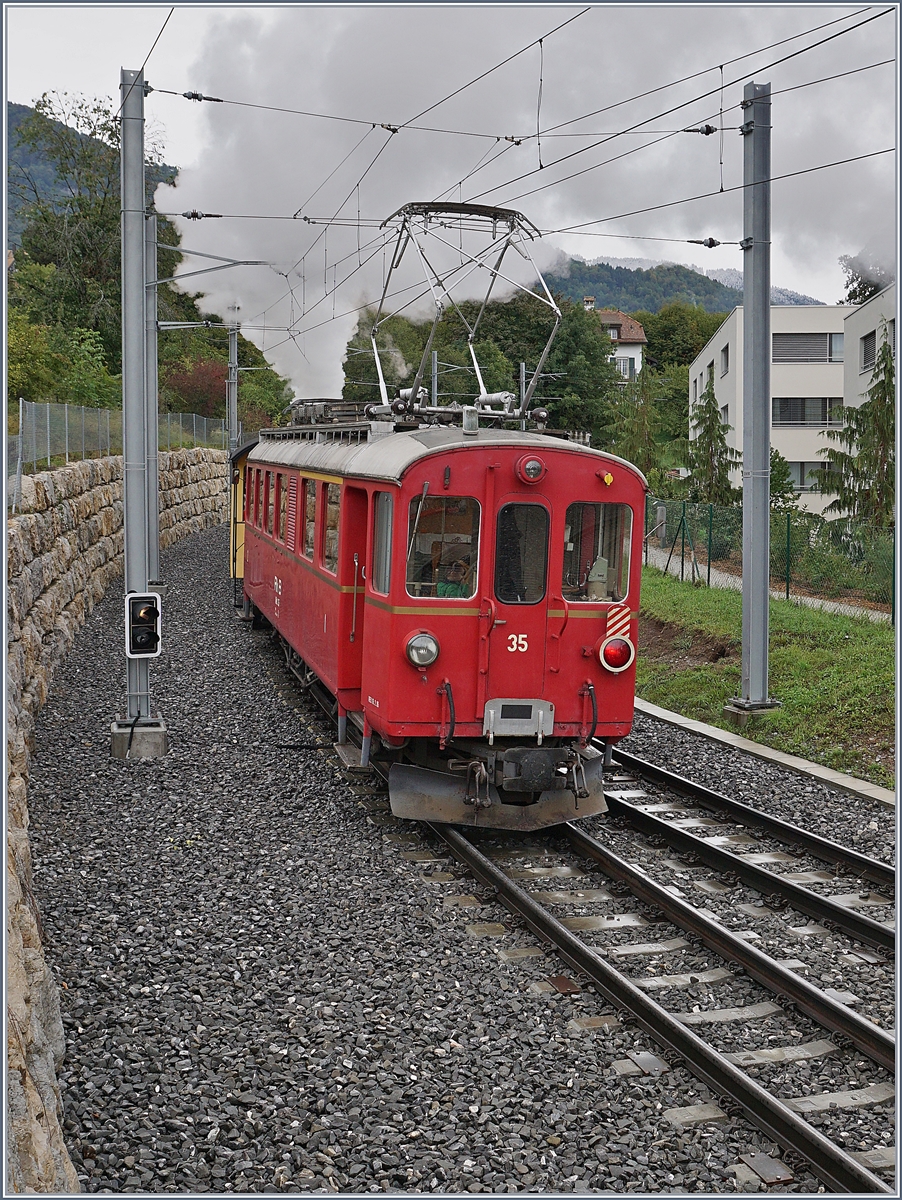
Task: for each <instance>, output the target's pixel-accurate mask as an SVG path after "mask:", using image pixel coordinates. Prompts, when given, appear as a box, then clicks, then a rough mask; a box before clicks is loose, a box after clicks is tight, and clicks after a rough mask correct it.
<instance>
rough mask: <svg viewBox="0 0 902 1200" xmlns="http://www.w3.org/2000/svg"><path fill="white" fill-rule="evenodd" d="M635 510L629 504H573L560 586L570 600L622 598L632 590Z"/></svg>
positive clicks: (572, 601)
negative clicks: (630, 569)
mask: <svg viewBox="0 0 902 1200" xmlns="http://www.w3.org/2000/svg"><path fill="white" fill-rule="evenodd" d="M632 518H633V514H632V510H631V509H630V507H629V505H627V504H597V503H581V504H571V505H570V506H569V507H568V509H567V515H566V518H565V520H564V570H563V578H562V580H561V586H562V588H563V594H564V598H565V599H566V600H567V601H569V602H570V603H574V602H575V603H577V604H578V603H579V602H580V601H596V602H597V601H599V600H601V601H604V600H622V599H623V598H624V597H625V596H626V594H627V591H628V590H629V561H630V534H631V532H632Z"/></svg>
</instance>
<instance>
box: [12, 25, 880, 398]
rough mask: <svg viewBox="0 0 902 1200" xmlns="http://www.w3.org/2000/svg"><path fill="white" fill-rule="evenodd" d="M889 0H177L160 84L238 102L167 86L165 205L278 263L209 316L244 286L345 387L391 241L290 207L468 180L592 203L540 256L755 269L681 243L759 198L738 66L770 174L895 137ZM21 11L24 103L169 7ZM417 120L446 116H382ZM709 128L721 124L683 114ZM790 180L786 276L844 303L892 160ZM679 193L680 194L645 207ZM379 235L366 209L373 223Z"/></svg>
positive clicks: (240, 277)
mask: <svg viewBox="0 0 902 1200" xmlns="http://www.w3.org/2000/svg"><path fill="white" fill-rule="evenodd" d="M884 7H888V6H880V5H876V6H873V7H867V6H865V5H857V6H856V5H833V6H826V5H815V4H810V3H809V4H799V5H782V6H781V5H776V6H774V5H771V6H755V5H745V4H734V5H717V4H703V5H698V6H679V5H650V4H636V5H609V6H597V7H591V8H589V9H583V8H580V7H579V6H570V5H530V6H526V5H517V4H508V5H499V6H489V5H485V4H480V5H475V6H466V5H459V6H458V5H437V4H435V5H433V4H430V5H424V6H418V5H396V6H389V5H379V4H372V5H363V6H356V5H353V6H352V5H348V6H312V5H285V6H273V7H269V6H263V5H255V6H242V5H236V6H228V5H212V6H206V7H205V6H201V5H191V6H188V5H176V6H175V9H174V11H173V13H172V16H171V18H170V20H169V21H168V24H167V25H166V27H165V29H164V30H163V33H162V35H161V36H160V38H159V41H158V43H157V45H156V47H155V48H154V50H153V53H152V54H151V57H150V59H149V62H148V64H147V67H146V72H145V73H146V77H147V79H148V81H149V82H150V84H151V85H152V86H153V87H154V88H156V89H170V90H172V91H176V92H183V91H188V90H192V91H195V90H196V91H202V92H203V93H205V94H207V95H212V96H217V97H221V98H222V99H224V100H228V101H240V102H243V104H212V103H204V104H198V103H194V102H191V101H188V100H185V99H183V98H182V97H181V96H168V95H164V94H161V92H160V91H159V90H157V91H155V92H153V93H151V95H150V96H149V97H148V99H147V106H146V112H147V117H148V121H149V123H150V126H151V128H153V129H155V130H156V131H157V133H158V135H159V136H160V137H161V138H162V141H163V144H164V148H165V157H166V160H167V161H168V162H170V163H172V164H174V165H176V166H178V167H180V168H181V175H180V179H179V184H178V187H177V188H176V189H175V190H172V189H165V188H164V189H161V190H160V192H159V193H158V196H157V206H158V208H159V209H160V210H161V211H164V212H173V213H178V212H182V211H187V210H191V209H199V210H201V211H204V212H209V213H224V214H228V216H227V217H226V218H224V219H221V220H212V219H210V220H204V221H198V222H189V221H186V220H184V219H182V218H181V217H179V218H178V220H177V223H178V224H179V226H180V228H181V230H182V233H183V237H184V244H185V246H186V247H188V248H190V249H193V250H199V251H206V252H208V253H212V254H221V255H227V256H232V257H235V258H240V259H248V258H252V259H263V260H266V261H267V262H270V263H272V264H273V268H272V269H270V268H253V267H243V268H235V269H232V270H229V271H224V272H221V273H218V274H214V275H210V276H207V277H202V279H201V280H200V281H198V283H197V284H195V286H201V284H202V285H203V287H204V289H205V291H206V292H207V295H208V301H207V304H208V306H209V307H210V308H211V309H212V310H215V311H219V312H221V313H224V312H225V311H226V309H227V307H228V306H229V305H232V304H237V305H238V306H239V309H240V316H241V318H242V320H243V321H245V322H246V323H247V325H248V326H249V327H250V326H262V325H263V324H264V323H265V324H266V326H267V332H266V333H265V334H264V333H263V331H262V330H261V329H251V328H248V329H247V333H248V336H250V337H252V338H253V340H255V341H256V342H257V343H258V344H259V345H261V346H263V347H264V349H265V350H266V351H267V352H268V353H269V354H270V358H271V361H273V362H274V364H275V365H276V366H277V368H278V369H279V370H281V371H282V372H283V373H285V374H286V375H288V376H289V377H290V378H291V380H292V382H293V384H294V386H295V387H296V388H297V390H298V392H299V394H301V395H308V396H316V395H330V394H337V392H338V389H339V388H340V382H341V359H342V353H343V349H344V346H345V344H346V341H347V339H348V337H349V335H350V334H351V333H352V332H353V329H354V325H355V320H356V318H355V316H354V315H353V310H354V309H355V308H356V307H357V306H359V305H361V304H365V303H368V302H371V301H372V300H373V299H375V298H376V295H377V294H378V291H379V290H380V288H381V283H382V258H381V254H379V255H377V256H376V257H375V258H374V259H373V260H372V262H371V263H370V264H369V266H364V267H363V268H362V269H361V268H360V266H359V263H361V262H364V261H365V258H366V252H365V250H363V251H361V252H360V254H359V257H358V249H357V248H358V232H357V230H356V228H353V227H350V225H349V226H342V227H337V226H334V225H333V226H332V227H331V228H329V229H328V232H327V233H324V229H325V226H322V225H319V226H317V225H312V224H307V223H305V222H303V221H302V220H301V219H297V220H276V219H271V218H276V217H291V216H293V214H295V213H296V212H300V215H301V217H303V216H308V217H311V218H314V219H323V218H332V217H334V216H335V215H336V214H338V213H340V214H341V216H342V217H343V218H350V219H351V223H353V219H355V218H356V216H357V213H358V209H359V212H360V214H361V216H362V218H364V219H365V220H367V219H369V220H372V219H374V218H378V219H380V220H381V219H383V218H385V217H387V216H388V215H389V214H391V213H392V212H394V211H395V210H396V209H398V208H399V207H401V205H403V204H404V203H406V202H408V201H411V200H426V199H430V200H431V199H435V198H437V197H442V198H444V199H447V200H458V199H462V200H471V201H477V202H479V203H487V204H496V205H505V206H510V207H513V208H516V209H519V210H520V211H522V212H523V213H524V214H525V215H526V216H527V217H529V218H530V219H531V220H532V221H533V222H535V224H536V225H538V226H539V227H540V228H541V229H542V230H560V229H563V228H565V227H567V226H572V225H578V224H582V223H585V222H597V223H596V224H589V225H587V226H586V229H585V230H584V232H583V233H581V234H579V235H577V234H576V233H570V234H562V233H556V234H550V235H549V236H547V237H546V238H545V245H544V248H543V249H542V250H541V251H540V257H541V261H542V262H543V263H544V264H545V265H552V264H553V263H554V262H555V260H556V258H559V257H560V256H561V254H562V252H563V253H567V254H579V255H582V256H583V257H584V258H587V259H593V258H597V257H600V256H602V255H605V256H610V255H613V256H618V257H628V256H629V257H645V258H655V259H672V260H675V261H680V262H685V263H690V264H697V265H698V266H699V267H701V268H702V269H705V268H710V267H736V268H740V269H741V267H742V252H741V251H740V250H739V248H738V246H736V245H723V246H721V247H719V248H717V249H715V250H707V249H705V248H703V247H701V246H697V245H690V244H688V241H687V240H688V239H691V238H699V239H700V238H705V237H715V238H717V239H718V240H720V241H722V242H725V243H726V242H733V243H736V242H738V241H739V239H740V238H741V237H742V235H743V231H742V194H741V192H738V191H734V192H730V191H729V190H726V191H725V194H724V195H720V194H719V191H720V188H721V184H722V185H723V187H724V189H730V188H731V187H735V186H736V185H737V184H739V183H741V181H742V141H743V139H742V138H741V136H740V134H739V132H738V129H737V126H739V125H740V123H741V120H742V118H741V111H740V109H739V108H738V107H737V106H738V103H739V101H740V100H741V99H742V93H743V87H744V85H745V84H746V83H747V82H748V81H749V80H754V81H755V82H757V83H765V82H769V83H770V84H771V85H772V88H773V92H774V99H773V174H774V175H775V176H779V175H783V174H786V173H788V172H794V171H801V170H804V169H806V168H809V167H819V166H821V165H822V164H825V163H833V162H836V161H837V160H841V159H848V158H852V157H856V156H860V155H865V154H869V153H871V152H874V151H882V150H886V149H887V148H888V147H892V146H893V145H894V142H895V124H896V66H895V58H896V47H897V40H898V31H897V28H896V20H897V15H896V12H895V11H892V12H890V13H889V15H886V16H877V17H876V19H873V20H870V21H868V20H867V19H868V18H872V17H875V16H876V14H879V13H881V12H882V11H883V8H884ZM5 11H6V20H7V38H6V56H7V71H6V79H7V98H8V99H9V100H13V101H18V102H20V103H26V104H29V103H33V102H34V100H35V99H36V98H37V97H39V96H40V95H41V93H42V92H44V91H49V90H53V89H56V90H66V91H69V92H80V93H84V94H86V95H90V96H109V97H112V96H113V95H114V94H115V93H116V92H117V90H118V80H119V69H120V67H128V68H137V67H140V65H141V63H142V62H143V61H144V59H145V57H146V55H147V54H148V52H149V51H150V49H151V46H152V45H153V43H154V39H155V38H156V37H157V35H158V34H159V32H160V29H161V27H162V26H163V23H164V21H165V20H166V16H167V14H168V13H169V6H153V5H148V6H143V5H137V4H133V5H123V6H117V5H115V4H104V5H96V6H88V5H84V6H82V5H78V4H65V5H60V6H54V5H46V4H34V5H15V4H13V5H8V6H7V8H6V10H5ZM569 18H575V19H573V20H570V21H569V24H566V25H565V26H564V28H561V29H558V30H557V31H556V32H552V31H554V30H555V28H556V27H557V26H560V25H561V24H562V23H564V22H566V21H568V19H569ZM866 21H867V23H865V24H861V23H862V22H866ZM828 23H829V24H828ZM859 24H861V27H860V28H858V29H854V28H853V27H854V26H856V25H859ZM819 26H825V27H824V28H820V29H818V28H817V27H819ZM846 30H849V32H844V31H846ZM835 34H840V36H832V35H835ZM796 35H802V36H796ZM827 38H830V39H831V40H829V41H826V42H824V44H821V45H817V44H816V43H818V42H823V40H824V39H827ZM539 39H542V41H541V45H538V44H536V45H530V44H531V43H534V42H538V40H539ZM784 39H792V40H789V41H784ZM777 42H782V43H783V44H781V45H777V46H774V45H773V44H774V43H777ZM769 46H770V47H771V48H770V49H767V47H769ZM526 47H529V48H528V49H525V50H524V48H526ZM521 50H524V52H523V53H518V51H521ZM751 52H754V53H751ZM790 55H791V56H792V57H790V58H788V60H787V61H782V62H777V60H778V59H787V56H790ZM511 56H515V57H511ZM740 56H742V57H740ZM508 58H510V59H511V61H509V62H507V63H506V64H505V65H503V66H499V67H498V69H495V70H491V68H494V67H496V66H497V65H498V64H501V63H502V62H503V60H505V59H508ZM886 59H893V60H894V61H893V62H892V63H890V65H886V66H876V67H873V69H868V70H862V71H857V68H861V67H870V66H871V64H876V63H880V62H881V61H883V60H886ZM731 60H738V61H732V62H731ZM721 64H723V70H722V73H721V70H720V67H721ZM489 71H490V73H489V74H487V75H486V77H485V78H484V79H482V80H481V81H479V82H476V83H473V84H472V85H471V86H465V85H470V84H471V81H473V80H474V79H476V78H477V77H478V76H480V75H482V74H483V73H484V72H489ZM853 71H856V73H854V74H846V73H848V72H853ZM840 74H843V78H838V79H827V78H826V77H828V76H836V75H840ZM687 76H694V77H693V78H690V79H685V77H687ZM681 79H685V82H682V83H680V82H679V81H680V80H681ZM815 81H822V82H815ZM721 82H723V91H722V93H721ZM807 84H811V86H799V85H807ZM461 88H462V89H463V90H462V91H460V92H459V94H457V95H454V96H452V93H454V92H456V91H457V90H458V89H461ZM653 89H654V90H653ZM786 89H795V90H791V91H789V90H786ZM649 92H651V94H649V95H645V96H644V98H639V99H636V97H638V96H639V95H640V94H641V93H649ZM448 97H451V98H450V99H449V98H448ZM116 105H117V107H118V98H117V101H116ZM252 105H267V106H272V107H276V108H289V109H297V110H303V111H304V112H305V113H309V114H321V115H311V116H302V115H296V114H290V113H276V112H272V111H266V110H264V109H260V108H254V107H250V106H252ZM433 106H434V107H433ZM425 110H429V111H425ZM671 110H673V111H671ZM721 110H722V114H723V115H722V118H721V116H720V112H721ZM424 111H425V115H423V116H422V117H419V116H418V114H420V113H424ZM588 114H594V115H588ZM326 117H332V118H335V117H341V118H346V119H345V120H334V119H325V118H326ZM405 123H410V124H411V125H413V126H428V127H429V129H419V128H400V129H398V130H397V132H391V130H386V129H385V128H383V125H388V126H391V127H393V128H394V127H398V126H401V125H404V124H405ZM703 124H712V125H715V126H722V127H723V128H724V132H723V135H722V137H721V136H720V135H719V134H715V135H713V136H709V137H705V136H701V135H699V134H693V133H683V132H679V131H680V130H683V129H685V128H689V127H693V126H700V125H703ZM637 125H639V126H641V129H640V130H638V131H635V132H627V131H629V130H631V127H633V126H637ZM537 128H538V129H540V130H541V131H542V136H541V139H540V140H539V139H537V138H536V136H535V135H536V130H537ZM436 131H443V132H436ZM612 135H618V136H616V137H612ZM506 138H513V139H517V140H518V141H519V144H516V142H514V141H506V140H504V139H506ZM496 139H500V140H496ZM606 139H611V140H606ZM603 141H604V142H605V144H603V145H595V143H598V142H603ZM592 146H594V148H589V147H592ZM496 156H497V157H496ZM565 156H572V157H570V158H569V159H568V161H567V162H566V163H563V162H562V163H559V164H558V165H555V163H556V161H557V160H559V159H561V158H563V157H565ZM615 158H617V161H608V160H611V159H615ZM481 159H483V162H482V165H481V166H478V164H479V163H480V160H481ZM721 159H722V163H721ZM540 163H541V164H542V167H541V169H540ZM577 173H578V174H577ZM568 176H572V178H567V177H568ZM358 185H359V186H358ZM707 192H713V193H715V194H714V195H713V196H711V197H709V198H706V199H702V200H696V201H693V202H690V203H685V204H678V205H674V204H672V202H673V201H677V200H681V199H684V198H686V197H691V196H697V195H699V194H701V193H707ZM772 192H773V195H772V204H773V234H772V236H773V260H772V279H773V282H774V283H775V284H778V285H780V286H783V287H787V288H792V289H794V290H796V291H799V292H802V293H805V294H807V295H811V296H814V297H817V298H818V299H821V300H824V301H827V302H828V303H835V302H836V301H838V300H839V298H840V296H841V294H842V290H843V278H842V273H841V271H840V269H839V267H838V265H837V258H838V256H839V255H840V254H845V253H851V254H854V253H857V252H858V251H859V250H861V249H862V247H863V246H865V245H866V244H871V245H873V246H875V247H877V248H879V250H880V252H881V253H882V254H883V256H884V257H885V258H886V259H887V260H889V261H894V260H895V253H896V252H895V242H894V229H895V225H896V211H897V209H896V203H895V192H896V156H895V155H894V154H882V155H877V156H875V157H871V158H865V159H861V160H859V161H856V162H851V163H847V164H845V165H842V166H835V167H832V168H830V169H826V170H818V171H815V172H812V173H809V174H802V175H798V176H797V177H795V178H792V179H786V180H778V181H776V182H775V183H774V184H773V189H772ZM661 204H670V205H671V206H670V207H665V208H661V209H658V210H657V211H651V212H636V211H635V210H639V209H648V208H650V207H651V206H653V205H661ZM621 214H633V215H622V216H621ZM264 218H270V219H264ZM608 218H617V219H608ZM602 233H603V234H605V235H606V236H598V235H599V234H602ZM590 234H591V236H590ZM614 234H616V235H618V236H617V237H614V236H611V235H614ZM373 236H374V231H373V230H372V229H371V228H365V229H364V230H363V231H362V232H361V233H360V235H359V242H360V243H361V244H363V245H364V246H365V245H366V243H368V242H369V241H370V239H372V238H373ZM640 238H641V239H653V238H659V239H674V240H672V241H670V240H662V241H653V240H639V239H640ZM342 259H343V260H344V261H343V262H340V261H339V260H342ZM199 265H201V264H199V263H198V261H197V260H196V259H195V260H194V261H193V262H190V261H188V260H186V263H185V266H184V268H183V269H184V270H190V269H192V267H193V268H194V269H196V268H197V267H198V266H199ZM279 272H282V274H281V275H280V274H279ZM324 291H325V292H326V293H329V294H327V295H326V296H325V298H324ZM317 302H318V303H317ZM314 305H316V308H315V309H314ZM333 313H334V315H335V319H334V320H333V319H332V318H333ZM342 314H348V315H344V316H343V315H342ZM288 326H290V327H291V328H292V329H293V330H295V331H296V335H295V336H293V337H292V338H288V339H287V340H286V334H285V333H279V332H278V329H279V328H280V327H281V328H282V329H284V328H285V327H288ZM314 327H315V328H314ZM278 343H281V344H278Z"/></svg>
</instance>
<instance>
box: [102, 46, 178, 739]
mask: <svg viewBox="0 0 902 1200" xmlns="http://www.w3.org/2000/svg"><path fill="white" fill-rule="evenodd" d="M120 94H121V97H122V103H121V108H120V112H121V120H122V136H121V140H120V163H121V174H120V199H121V206H122V425H123V431H122V451H123V473H122V479H123V483H122V487H123V506H122V507H123V527H124V536H125V549H124V558H125V628H124V630H123V632H124V637H125V655H126V673H127V702H126V712H125V713H124V714H121V713H120V714H119V715H118V716H117V718H116V720H115V721H113V723H112V726H111V745H110V753H111V754H112V756H113V757H114V758H159V757H161V756H162V755H164V754H165V753H166V751H167V749H168V738H167V731H166V724H165V722H164V721H163V720H162V718H161V717H160V715H159V713H154V711H153V709H152V706H151V699H150V663H149V660H150V659H151V658H156V657H157V656H158V655H159V654H160V651H161V616H160V595H159V593H158V592H152V591H150V590H149V586H148V581H149V577H150V570H151V565H153V567H154V568H156V567H157V561H158V560H157V556H156V555H155V554H154V550H156V551H157V552H158V549H159V518H158V515H157V513H158V509H157V505H156V503H152V502H151V500H150V497H149V495H148V485H149V482H150V481H151V479H152V480H153V483H154V486H155V487H156V486H158V485H157V482H156V449H157V447H156V441H154V446H153V450H152V451H151V450H150V448H149V446H148V432H149V431H148V426H150V427H151V432H152V433H153V434H154V435H155V433H156V421H155V420H151V421H148V413H147V405H148V402H151V401H152V402H153V403H154V406H155V403H156V395H155V394H154V395H150V392H151V391H152V392H153V393H155V392H156V387H155V383H156V380H155V371H150V372H148V370H147V359H146V353H147V330H146V321H147V316H148V308H147V296H146V284H147V279H146V276H147V265H146V257H145V255H146V251H145V221H146V213H145V193H144V75H143V72H142V71H126V70H123V71H122V72H121V76H120ZM155 240H156V239H155V238H154V241H155ZM152 316H153V318H154V320H155V316H156V314H155V313H153V314H152ZM155 365H156V364H155V363H154V366H155ZM148 374H149V375H150V376H151V377H150V379H148ZM149 459H150V460H151V461H150V464H149V463H148V460H149ZM153 499H154V501H156V497H154V498H153Z"/></svg>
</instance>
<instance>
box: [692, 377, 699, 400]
mask: <svg viewBox="0 0 902 1200" xmlns="http://www.w3.org/2000/svg"><path fill="white" fill-rule="evenodd" d="M697 401H698V380H697V379H693V381H692V403H693V404H695V403H696V402H697Z"/></svg>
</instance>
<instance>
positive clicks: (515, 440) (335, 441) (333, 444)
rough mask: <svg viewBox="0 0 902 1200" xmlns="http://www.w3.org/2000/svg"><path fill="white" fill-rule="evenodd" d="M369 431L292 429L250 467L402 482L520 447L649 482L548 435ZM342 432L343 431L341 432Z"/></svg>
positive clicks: (257, 451) (270, 442) (456, 429)
mask: <svg viewBox="0 0 902 1200" xmlns="http://www.w3.org/2000/svg"><path fill="white" fill-rule="evenodd" d="M365 428H366V427H364V428H362V429H361V430H360V433H361V434H362V435H363V436H362V437H361V438H360V440H350V439H349V440H342V439H341V438H340V437H336V436H335V435H334V434H333V435H332V436H331V437H328V438H323V440H314V438H313V437H311V436H310V434H309V433H308V434H307V435H306V436H301V435H300V432H298V433H297V434H295V435H294V436H292V432H293V431H292V430H291V429H284V430H276V431H274V435H273V434H270V435H269V436H266V435H264V436H263V437H261V439H260V441H259V442H258V443H257V445H256V446H254V447H253V448H252V449H251V451H250V453H249V455H248V462H252V463H261V464H272V465H277V466H284V467H295V468H297V469H306V470H310V471H316V472H318V473H319V472H321V473H323V474H332V475H351V476H355V477H357V478H361V479H386V480H391V481H393V482H395V483H400V482H401V479H402V477H403V476H404V474H405V473H406V472H407V471H408V470H409V468H410V467H411V466H412V465H413V464H414V463H415V462H418V461H419V460H420V459H423V458H428V457H429V456H431V455H433V454H441V453H443V452H447V451H448V450H457V449H462V448H464V447H466V448H467V449H473V448H475V447H477V446H510V445H519V446H523V447H524V448H526V449H531V448H535V450H537V451H538V450H539V449H540V448H541V449H544V450H555V451H561V450H564V451H568V450H569V451H570V452H572V453H574V454H581V455H587V454H588V455H593V456H595V457H597V458H599V459H603V460H604V461H605V462H616V463H619V464H620V465H621V466H624V467H628V468H629V470H630V471H631V472H632V473H633V474H634V475H636V476H637V477H638V478H639V479H641V480H642V482H643V483H645V477H644V476H643V475H642V473H641V471H639V470H638V468H637V467H634V466H633V464H632V463H628V462H627V461H626V460H625V459H622V458H618V457H617V456H616V455H614V454H608V453H606V452H604V451H601V450H595V449H594V448H592V447H589V446H583V445H579V444H578V443H575V442H568V441H566V440H565V439H563V438H557V437H550V436H549V435H548V434H542V433H534V432H530V431H526V432H524V431H521V430H511V429H480V430H479V431H478V433H475V434H472V433H464V431H463V429H461V427H460V426H453V425H452V426H428V427H426V428H423V429H416V430H408V431H406V432H403V433H401V432H398V433H391V434H385V435H383V436H379V437H375V438H373V439H372V440H363V439H364V438H365V437H366V433H365ZM336 432H337V431H336Z"/></svg>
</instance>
